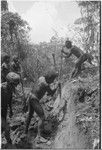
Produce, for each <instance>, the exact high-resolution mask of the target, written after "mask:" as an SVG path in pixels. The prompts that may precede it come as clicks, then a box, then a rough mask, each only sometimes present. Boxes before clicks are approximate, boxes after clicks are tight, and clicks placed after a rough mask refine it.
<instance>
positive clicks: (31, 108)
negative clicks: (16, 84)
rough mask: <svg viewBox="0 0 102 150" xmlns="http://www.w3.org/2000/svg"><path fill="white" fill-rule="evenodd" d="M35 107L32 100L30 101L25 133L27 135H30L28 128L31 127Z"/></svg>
mask: <svg viewBox="0 0 102 150" xmlns="http://www.w3.org/2000/svg"><path fill="white" fill-rule="evenodd" d="M33 105H34V104H33ZM33 105H32V100H30V99H29V102H28V117H27V121H26V129H25V133H26V134H27V133H28V127H29V124H30V121H31V118H32V116H33V114H34V108H33Z"/></svg>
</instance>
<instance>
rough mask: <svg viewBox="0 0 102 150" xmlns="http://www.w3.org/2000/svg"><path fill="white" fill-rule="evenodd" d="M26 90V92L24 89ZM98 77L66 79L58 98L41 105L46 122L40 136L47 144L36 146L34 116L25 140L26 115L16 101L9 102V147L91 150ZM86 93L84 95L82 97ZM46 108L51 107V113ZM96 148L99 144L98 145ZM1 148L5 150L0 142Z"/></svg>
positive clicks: (96, 134) (95, 127) (96, 124)
mask: <svg viewBox="0 0 102 150" xmlns="http://www.w3.org/2000/svg"><path fill="white" fill-rule="evenodd" d="M25 90H26V91H28V89H27V88H26V89H25ZM99 91H100V86H99V76H98V75H97V76H94V77H93V78H92V77H91V76H89V77H88V78H80V77H79V78H78V79H73V80H68V81H67V82H66V83H65V84H64V85H63V88H62V97H61V99H60V97H59V95H58V97H57V98H56V100H55V102H54V101H53V99H52V100H51V101H50V102H49V101H48V102H46V103H45V104H42V106H43V108H44V110H45V114H46V116H47V118H48V119H47V121H46V122H45V124H44V125H43V127H42V135H43V136H44V137H45V138H47V139H48V142H47V143H43V144H42V143H39V144H36V141H35V140H34V139H35V137H36V134H37V121H38V117H37V116H36V114H34V117H33V119H32V121H31V124H30V127H29V133H28V137H25V135H24V128H25V119H26V117H27V113H25V114H22V101H21V99H20V98H18V99H16V100H15V101H14V103H13V111H14V116H13V118H12V119H11V120H10V119H9V121H10V125H11V138H12V140H13V144H14V145H13V147H10V148H23V149H24V148H62V149H63V148H78V149H79V148H81V149H86V148H94V147H95V146H94V145H96V144H97V143H98V144H99V140H100V139H99V137H100V107H99V106H100V98H99V96H100V95H99ZM86 93H87V94H86ZM48 105H53V109H52V111H49V110H48ZM95 142H96V143H95ZM98 146H99V145H98ZM2 147H3V148H9V145H7V144H6V143H5V139H3V145H2Z"/></svg>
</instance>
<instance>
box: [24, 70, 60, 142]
mask: <svg viewBox="0 0 102 150" xmlns="http://www.w3.org/2000/svg"><path fill="white" fill-rule="evenodd" d="M57 77H58V73H56V72H53V71H52V72H49V73H47V74H46V75H45V76H43V77H40V78H39V84H38V87H36V90H35V91H34V92H31V93H30V94H29V98H28V111H29V112H28V118H27V122H26V130H25V133H26V134H27V132H28V127H29V124H30V121H31V118H32V116H33V113H34V111H35V112H36V113H37V115H38V116H39V121H38V134H37V137H36V139H37V141H41V142H46V141H47V140H46V139H44V138H43V137H41V125H42V123H43V122H44V120H45V115H44V111H43V108H42V106H41V105H40V103H39V101H40V100H41V98H42V97H43V96H44V95H45V93H46V92H47V93H48V95H51V96H53V95H54V93H55V92H56V90H57V88H58V87H59V84H60V83H58V84H57V85H56V88H55V89H53V90H52V89H51V88H50V84H51V83H53V82H54V80H55V79H56V78H57Z"/></svg>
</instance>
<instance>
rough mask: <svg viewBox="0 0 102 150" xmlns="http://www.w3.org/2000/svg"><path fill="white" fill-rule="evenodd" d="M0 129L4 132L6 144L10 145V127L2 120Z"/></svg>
mask: <svg viewBox="0 0 102 150" xmlns="http://www.w3.org/2000/svg"><path fill="white" fill-rule="evenodd" d="M1 127H2V130H4V135H5V138H6V140H7V143H9V144H12V141H11V138H10V126H9V124H8V123H7V122H6V120H5V119H4V118H2V123H1Z"/></svg>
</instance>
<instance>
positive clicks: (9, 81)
mask: <svg viewBox="0 0 102 150" xmlns="http://www.w3.org/2000/svg"><path fill="white" fill-rule="evenodd" d="M19 81H20V76H19V75H17V74H15V73H13V72H9V73H8V74H7V76H6V82H3V83H2V84H1V128H2V132H3V131H4V132H5V138H6V140H7V143H9V144H12V141H11V138H10V127H9V124H8V123H7V110H8V106H9V108H10V114H9V116H10V117H12V115H13V112H12V94H13V92H14V91H15V87H16V86H17V85H18V84H19Z"/></svg>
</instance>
